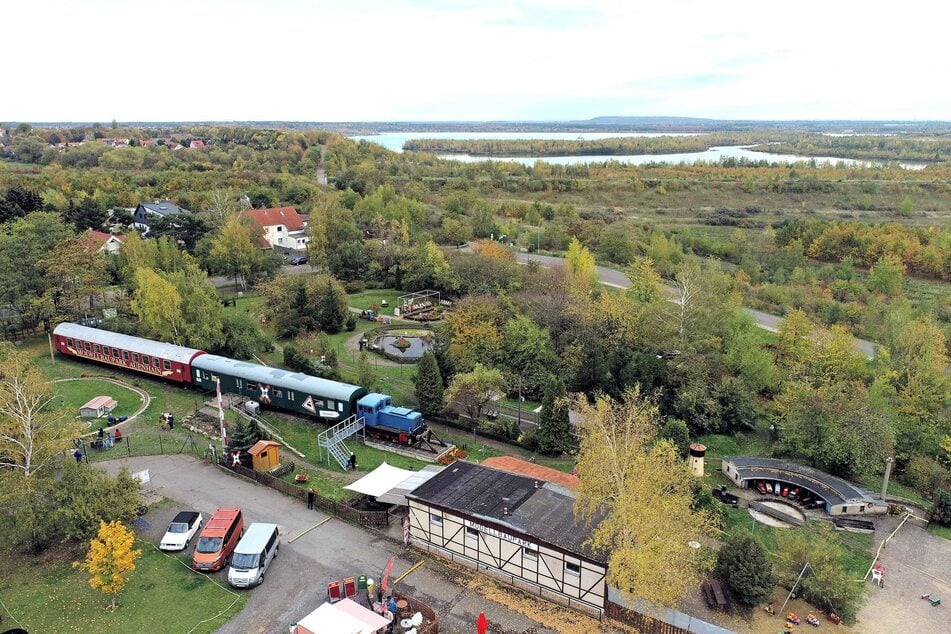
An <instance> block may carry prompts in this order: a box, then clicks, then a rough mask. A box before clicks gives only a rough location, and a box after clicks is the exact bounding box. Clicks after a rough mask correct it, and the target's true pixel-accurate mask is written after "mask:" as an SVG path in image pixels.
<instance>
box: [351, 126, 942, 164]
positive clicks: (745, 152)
mask: <svg viewBox="0 0 951 634" xmlns="http://www.w3.org/2000/svg"><path fill="white" fill-rule="evenodd" d="M699 134H701V133H692V132H672V133H657V132H574V133H572V132H384V133H382V134H372V135H364V136H353V137H350V138H351V139H353V140H354V141H369V142H371V143H377V144H379V145H382V146H383V147H385V148H386V149H388V150H393V151H394V152H402V151H403V144H404V143H406V141H408V140H410V139H502V140H509V139H511V140H514V139H568V140H572V139H583V140H585V141H596V140H599V139H610V138H616V137H662V136H698V135H699ZM750 147H752V146H749V145H728V146H721V147H713V148H710V149H708V150H706V151H703V152H682V153H677V154H633V155H587V156H491V157H489V156H470V155H469V154H440V155H439V156H440V158H443V159H446V160H450V161H461V162H463V163H478V162H480V161H505V162H512V163H521V164H522V165H528V166H532V165H534V164H535V163H536V162H537V161H544V162H546V163H552V164H555V165H580V164H585V163H603V162H605V161H617V162H618V163H627V164H629V165H645V164H647V163H688V164H693V163H699V162H700V161H704V162H708V163H717V162H719V161H720V159H721V158H734V159H747V160H750V161H763V160H766V161H769V162H770V163H784V164H792V163H801V162H807V161H813V160H814V161H815V162H816V163H823V164H828V165H842V166H846V167H871V166H874V165H881V164H882V163H881V162H879V161H860V160H856V159H848V158H838V157H833V156H797V155H795V154H773V153H771V152H754V151H752V150H750V149H749V148H750ZM899 165H900V166H901V167H903V168H905V169H912V170H919V169H924V168H925V167H926V164H924V163H899Z"/></svg>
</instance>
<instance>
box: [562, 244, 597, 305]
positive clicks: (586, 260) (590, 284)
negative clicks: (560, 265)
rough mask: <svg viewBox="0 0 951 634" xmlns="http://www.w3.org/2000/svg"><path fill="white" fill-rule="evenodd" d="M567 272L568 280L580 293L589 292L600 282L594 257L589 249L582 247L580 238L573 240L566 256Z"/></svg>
mask: <svg viewBox="0 0 951 634" xmlns="http://www.w3.org/2000/svg"><path fill="white" fill-rule="evenodd" d="M565 270H566V271H567V272H568V280H569V282H570V284H571V286H573V287H574V288H576V289H577V290H579V291H583V292H588V291H590V290H591V289H592V288H594V285H595V283H597V280H598V271H597V268H596V267H595V264H594V256H593V255H591V252H590V251H588V248H587V247H585V246H582V244H581V243H580V242H579V241H578V238H572V239H571V242H570V243H569V244H568V252H567V253H566V254H565Z"/></svg>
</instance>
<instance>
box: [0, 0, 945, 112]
mask: <svg viewBox="0 0 951 634" xmlns="http://www.w3.org/2000/svg"><path fill="white" fill-rule="evenodd" d="M949 16H951V8H949V7H948V6H946V5H945V3H941V2H935V1H934V0H930V1H927V2H925V1H921V0H905V1H903V2H900V3H896V2H888V3H885V2H881V1H880V0H865V1H863V2H854V1H852V0H823V1H822V2H817V1H813V0H800V1H799V2H795V3H793V2H764V1H762V0H757V1H755V2H747V1H745V0H736V1H730V2H712V1H710V0H705V1H693V0H662V1H660V2H643V1H640V0H629V1H626V2H625V1H613V0H612V1H608V0H578V1H575V0H546V1H544V2H540V1H539V2H536V1H514V2H503V1H499V0H478V1H469V0H458V1H456V0H445V1H437V0H164V1H162V2H155V1H154V0H12V1H11V2H4V3H3V11H2V12H0V33H2V34H3V39H2V41H3V58H4V59H3V63H2V64H0V87H2V91H0V121H6V122H13V121H85V122H103V123H108V122H109V121H111V120H113V119H116V120H118V121H119V122H123V121H486V120H541V121H546V120H578V119H588V118H591V117H596V116H602V115H605V116H607V115H611V116H688V117H708V118H717V119H911V120H931V119H940V120H951V82H949V81H948V79H949V77H951V55H949V54H948V52H947V49H946V44H945V42H946V37H947V34H946V25H947V23H948V17H949Z"/></svg>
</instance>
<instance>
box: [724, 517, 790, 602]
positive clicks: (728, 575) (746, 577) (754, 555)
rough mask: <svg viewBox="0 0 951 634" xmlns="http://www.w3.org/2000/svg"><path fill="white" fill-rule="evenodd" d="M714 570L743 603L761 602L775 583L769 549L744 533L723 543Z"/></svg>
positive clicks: (771, 591)
mask: <svg viewBox="0 0 951 634" xmlns="http://www.w3.org/2000/svg"><path fill="white" fill-rule="evenodd" d="M714 570H715V571H716V575H717V577H719V578H720V580H721V581H723V583H725V584H726V585H727V586H728V587H729V588H730V590H732V591H733V594H734V595H735V596H736V600H737V601H738V602H740V603H742V604H744V605H756V604H758V603H760V602H761V601H762V600H763V599H765V598H766V597H768V596H769V595H771V594H772V593H773V586H775V585H776V581H775V579H774V578H773V566H772V564H770V563H769V559H768V558H767V556H766V550H765V549H764V548H763V546H762V545H761V544H760V543H759V542H758V541H756V540H755V539H753V538H752V537H751V536H749V535H747V534H745V533H742V534H740V535H734V536H733V537H731V538H730V540H729V541H728V542H727V543H726V544H724V545H723V547H722V548H721V549H720V552H719V553H718V554H717V563H716V567H715V569H714Z"/></svg>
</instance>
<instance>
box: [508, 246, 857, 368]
mask: <svg viewBox="0 0 951 634" xmlns="http://www.w3.org/2000/svg"><path fill="white" fill-rule="evenodd" d="M516 258H517V260H518V263H519V264H528V263H529V262H537V263H538V264H539V265H541V266H544V267H559V266H564V264H565V259H564V258H557V257H553V256H550V255H536V254H533V253H517V254H516ZM597 269H598V277H599V278H600V280H601V283H602V284H604V285H605V286H613V287H614V288H622V289H624V288H630V286H631V282H630V280H629V279H628V278H627V275H625V274H624V273H622V272H620V271H615V270H614V269H609V268H606V267H603V266H599V267H597ZM664 290H665V291H666V292H667V295H668V297H669V298H670V301H676V300H675V299H674V298H675V297H676V295H677V290H676V289H675V288H674V287H673V286H667V285H665V286H664ZM743 312H745V313H746V314H747V315H749V316H750V317H752V318H753V321H754V322H755V323H756V325H757V326H759V327H760V328H763V329H764V330H768V331H770V332H777V331H778V330H779V326H780V325H781V324H782V323H783V318H782V317H780V316H778V315H771V314H769V313H764V312H762V311H759V310H753V309H752V308H743ZM875 348H876V345H875V344H874V343H872V342H871V341H866V340H865V339H859V338H857V337H852V349H853V350H855V351H856V352H859V353H861V354H863V355H865V356H866V357H868V358H869V359H871V358H873V357H874V356H875Z"/></svg>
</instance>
